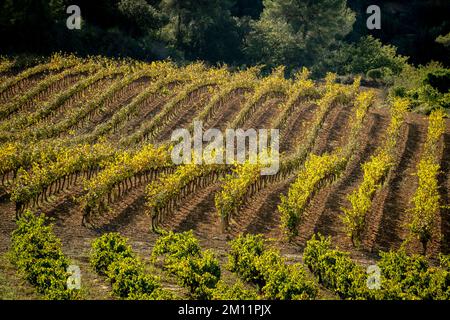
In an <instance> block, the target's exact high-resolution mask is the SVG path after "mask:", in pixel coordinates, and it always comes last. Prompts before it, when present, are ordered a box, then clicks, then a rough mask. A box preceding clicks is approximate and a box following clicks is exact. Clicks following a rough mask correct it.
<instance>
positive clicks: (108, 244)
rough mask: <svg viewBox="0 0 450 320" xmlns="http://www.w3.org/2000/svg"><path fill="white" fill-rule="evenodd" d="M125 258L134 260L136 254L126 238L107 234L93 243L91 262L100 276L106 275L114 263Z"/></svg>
mask: <svg viewBox="0 0 450 320" xmlns="http://www.w3.org/2000/svg"><path fill="white" fill-rule="evenodd" d="M125 258H134V254H133V251H132V250H131V247H130V246H129V245H128V244H127V240H126V238H124V237H122V236H121V235H120V234H118V233H106V234H104V235H102V236H101V237H100V238H97V239H95V240H94V242H93V243H92V250H91V258H90V262H91V266H92V267H93V268H94V270H95V272H97V273H98V274H100V275H106V274H107V271H108V269H109V267H110V265H111V264H112V263H113V262H116V261H118V260H123V259H125Z"/></svg>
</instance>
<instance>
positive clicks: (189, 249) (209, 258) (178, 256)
mask: <svg viewBox="0 0 450 320" xmlns="http://www.w3.org/2000/svg"><path fill="white" fill-rule="evenodd" d="M160 257H162V262H163V265H164V267H165V268H166V269H167V270H168V271H169V272H170V273H171V274H173V275H175V276H176V277H177V278H178V282H179V283H180V285H182V286H184V287H186V288H188V289H189V292H190V294H191V295H192V297H193V298H196V299H211V298H212V296H213V290H214V288H215V287H216V284H217V282H218V281H219V280H220V275H221V271H220V266H219V261H218V260H217V258H216V257H215V256H214V254H213V253H212V252H211V251H209V250H205V251H201V248H200V245H199V242H198V240H197V238H195V236H194V234H193V232H192V230H191V231H187V232H183V233H174V232H172V231H170V232H166V233H163V235H162V236H161V237H160V238H159V239H158V240H157V241H156V243H155V246H154V247H153V251H152V255H151V260H152V261H153V262H156V261H158V259H159V258H160Z"/></svg>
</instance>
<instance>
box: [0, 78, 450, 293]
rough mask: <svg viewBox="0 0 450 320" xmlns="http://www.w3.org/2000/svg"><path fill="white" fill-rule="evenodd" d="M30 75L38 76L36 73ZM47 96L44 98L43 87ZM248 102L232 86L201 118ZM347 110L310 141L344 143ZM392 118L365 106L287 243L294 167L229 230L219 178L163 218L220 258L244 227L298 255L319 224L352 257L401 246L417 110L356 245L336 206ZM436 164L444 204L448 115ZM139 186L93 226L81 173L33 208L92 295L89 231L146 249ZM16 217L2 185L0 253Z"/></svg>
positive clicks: (297, 133) (87, 127) (305, 114)
mask: <svg viewBox="0 0 450 320" xmlns="http://www.w3.org/2000/svg"><path fill="white" fill-rule="evenodd" d="M36 78H37V79H38V78H39V76H37V77H36ZM37 81H38V80H36V79H29V80H27V81H24V82H23V83H22V84H20V85H19V86H20V88H21V90H26V89H27V88H31V87H32V86H33V85H35V84H36V83H37ZM113 81H114V80H107V81H106V80H105V81H103V82H99V84H98V86H99V87H102V88H103V87H104V88H107V87H108V86H109V85H111V84H112V82H113ZM148 84H149V82H148V80H142V81H141V82H140V83H139V84H138V85H135V86H134V87H133V88H132V89H131V90H126V92H124V93H123V94H122V93H121V94H119V93H118V97H117V99H116V100H115V101H114V102H113V103H112V104H110V105H109V106H108V107H107V108H105V109H104V110H102V112H99V113H97V114H95V115H93V116H92V117H91V118H90V119H88V120H87V121H86V122H85V123H83V124H82V125H80V129H79V131H78V132H79V133H89V132H91V131H92V130H94V128H95V127H96V126H97V125H99V124H101V123H104V122H105V121H108V120H109V119H110V118H111V116H112V115H113V114H114V112H116V111H117V110H120V108H122V107H124V106H125V105H126V104H128V103H129V102H130V101H131V100H132V99H133V97H135V96H136V95H137V94H139V92H141V90H143V89H144V88H145V87H147V85H148ZM180 88H182V86H175V87H174V88H173V90H171V93H170V94H168V95H155V96H153V97H151V98H150V99H147V100H146V101H144V102H143V103H142V104H141V105H140V106H139V108H138V110H137V112H136V113H135V114H133V115H131V116H130V117H129V119H127V121H125V122H124V123H122V124H121V125H120V126H119V128H118V129H117V130H116V131H115V132H112V133H111V134H109V135H108V136H107V137H109V138H110V139H111V140H112V141H118V140H120V139H121V138H123V137H125V136H128V135H130V134H132V133H133V132H134V131H135V130H137V129H139V126H140V124H141V123H143V122H145V121H148V120H150V119H151V118H152V117H153V116H154V115H156V114H157V113H158V112H160V111H161V110H162V108H163V107H164V105H165V104H166V103H167V102H168V101H170V99H172V98H173V97H174V96H175V94H176V92H177V91H178V90H180ZM94 91H95V90H91V91H90V90H87V91H86V95H85V96H84V97H79V98H77V99H71V100H70V101H71V103H70V105H69V106H67V107H66V108H63V109H62V110H61V111H60V112H57V114H56V115H55V116H52V117H50V122H51V123H56V122H58V121H61V120H63V119H64V118H65V117H66V116H67V114H68V112H74V110H73V109H72V110H71V108H70V106H73V105H77V106H78V105H79V104H80V107H82V104H83V103H85V102H86V101H88V100H89V99H92V98H94ZM11 96H12V94H11ZM9 98H10V97H9ZM9 98H8V99H9ZM43 98H44V99H46V98H45V95H44V96H43ZM209 99H211V93H210V92H209V91H208V90H205V91H202V92H200V93H199V94H196V95H194V96H193V97H191V98H190V99H188V102H185V103H183V104H182V105H181V107H180V108H178V109H179V112H178V113H177V114H176V115H175V116H174V117H173V118H171V120H170V121H169V123H168V124H167V125H166V126H165V127H164V128H161V131H159V134H158V136H157V139H156V140H157V141H158V142H162V141H164V140H167V139H170V134H171V132H172V130H174V129H176V128H180V127H187V126H188V125H189V124H191V123H192V120H193V119H194V117H195V116H196V115H197V114H198V113H199V112H200V111H201V110H202V109H203V107H204V106H205V105H206V103H207V101H209ZM285 99H286V97H272V98H269V99H267V101H265V102H264V103H261V104H260V105H258V107H257V109H256V111H255V112H254V113H253V114H252V115H251V116H250V118H249V119H248V121H246V123H245V124H244V125H243V127H244V128H255V129H258V128H267V127H269V126H270V124H271V123H272V122H273V120H274V119H275V118H276V117H277V116H278V114H279V112H280V110H281V103H282V102H283V101H285ZM244 102H245V98H244V93H243V92H237V93H236V94H234V95H232V96H230V97H229V99H227V100H226V101H225V102H223V103H222V104H221V106H220V108H218V111H217V112H216V113H215V114H214V115H213V117H212V118H211V119H210V120H209V121H208V122H207V124H206V127H208V128H210V127H217V128H220V129H222V130H223V129H225V127H226V124H227V123H229V122H231V121H232V119H233V118H234V117H235V116H236V115H237V114H238V112H239V110H240V108H241V107H242V105H243V104H244ZM316 109H317V108H316V106H315V105H314V104H311V103H302V104H300V105H299V106H297V107H296V108H295V110H294V111H293V112H292V116H291V117H290V118H289V120H288V122H287V123H286V126H285V127H284V129H283V130H282V134H281V137H282V140H281V151H283V152H285V153H291V152H293V151H294V150H295V148H296V147H297V146H298V145H299V143H301V140H302V138H303V133H304V132H305V129H306V128H305V125H306V124H307V123H308V122H309V121H310V120H311V119H312V118H313V116H314V114H315V112H316ZM351 111H352V109H351V106H350V105H349V106H342V105H337V106H335V107H334V108H332V110H331V111H330V112H329V114H328V115H327V117H326V119H325V123H324V125H323V127H322V129H321V130H320V132H319V135H318V137H317V139H316V141H315V143H314V148H313V152H314V153H316V154H323V153H324V152H332V151H334V150H337V149H338V148H339V147H342V146H343V145H345V143H346V138H347V134H348V126H349V121H350V119H351ZM389 121H390V117H389V113H388V112H387V110H385V109H383V108H380V109H377V108H372V109H371V110H370V112H369V113H368V116H367V118H366V121H365V125H364V128H363V132H362V133H361V136H360V137H359V138H360V141H359V147H358V148H357V150H356V151H355V153H354V154H353V156H352V158H351V159H350V161H349V163H348V165H347V167H346V170H345V171H344V172H343V173H342V174H341V176H340V178H339V179H338V180H336V181H335V182H334V183H332V184H329V185H326V186H324V187H323V188H321V189H320V190H319V191H318V192H317V193H316V194H315V196H314V197H313V199H312V200H311V202H310V204H309V205H308V208H307V215H306V218H305V219H304V221H302V223H301V224H300V226H299V236H298V237H297V238H296V239H294V241H292V243H286V242H285V241H284V239H283V234H282V232H281V230H280V227H279V225H280V215H279V212H278V209H277V206H278V204H279V199H280V194H286V193H287V192H288V189H289V185H290V184H291V183H292V182H293V181H294V179H295V175H292V176H290V177H288V178H287V179H285V180H281V181H278V182H276V183H273V184H270V185H268V186H267V187H266V188H264V189H262V190H261V191H260V192H258V193H256V194H255V195H254V196H252V197H251V199H250V200H249V201H248V202H247V203H246V204H245V206H243V208H242V209H241V210H240V213H239V216H237V217H234V218H233V220H232V221H231V225H230V230H229V231H227V232H226V233H222V232H221V230H220V225H219V221H218V215H217V212H216V209H215V206H214V196H215V193H216V192H217V191H219V190H220V187H221V182H220V181H218V182H214V183H212V184H211V185H209V186H206V187H205V188H202V189H200V190H198V191H197V192H195V193H192V194H190V195H188V196H187V197H186V199H185V200H184V202H183V205H182V206H180V207H179V208H178V209H177V210H175V212H173V213H172V214H170V215H169V216H168V217H167V218H166V219H165V221H164V222H163V224H162V227H163V228H165V229H169V230H174V231H186V230H190V229H192V230H193V231H194V233H195V234H196V235H197V236H198V237H199V239H200V240H201V243H202V245H203V246H204V247H207V248H213V249H214V250H215V251H217V252H218V254H219V257H220V259H221V260H222V261H225V260H226V259H225V258H226V251H227V248H228V244H227V241H228V240H229V239H232V238H233V237H235V236H236V235H238V234H241V233H252V234H256V233H261V234H263V235H264V236H265V237H266V238H267V239H273V242H272V243H273V244H274V245H275V246H277V247H279V248H280V249H281V250H282V252H283V253H284V254H286V255H289V256H291V257H294V258H295V259H297V260H299V259H300V255H301V252H302V249H303V247H304V245H305V243H306V241H307V240H308V239H309V238H310V237H311V236H312V235H313V234H314V233H318V232H320V233H322V234H324V235H329V236H331V237H332V239H333V241H334V242H335V243H336V244H337V245H339V247H341V248H344V249H346V250H349V251H350V252H351V254H352V256H354V257H355V258H356V259H357V260H359V261H362V262H365V261H370V260H373V259H375V258H376V253H377V251H378V250H388V249H394V248H398V247H399V246H400V245H401V243H402V241H403V240H405V238H406V236H407V229H406V227H405V225H406V223H407V222H408V214H407V210H408V209H409V208H410V203H409V201H410V199H411V197H412V195H413V193H414V191H415V189H416V187H417V178H416V177H415V176H414V175H413V174H414V172H415V171H416V167H417V163H418V161H419V159H420V155H421V150H422V146H423V142H424V139H425V137H426V130H427V120H426V117H424V116H420V115H415V114H410V115H409V116H408V117H407V121H406V124H405V127H404V128H403V131H402V134H401V137H400V139H399V142H398V155H397V162H396V164H395V167H394V169H393V170H392V171H391V172H390V174H389V176H388V178H387V179H386V181H385V184H384V186H383V187H382V188H381V190H380V191H379V192H377V194H376V196H375V198H374V201H373V206H372V208H371V210H370V213H369V214H368V217H367V229H366V230H365V233H364V235H363V244H362V247H361V248H354V247H353V246H352V245H351V244H350V241H349V240H348V238H347V236H346V235H345V231H344V228H343V224H342V222H341V218H340V214H341V212H342V207H346V206H348V201H347V196H348V194H350V193H351V192H352V191H353V190H355V189H356V188H357V187H358V185H359V184H360V183H361V181H362V174H363V172H362V169H361V164H362V163H364V162H366V161H368V160H369V159H370V156H371V155H373V154H374V152H375V150H376V148H377V147H378V146H380V145H381V143H382V141H383V134H384V132H385V130H386V128H387V126H388V125H389ZM41 125H44V124H41ZM440 164H441V170H442V174H441V175H440V177H439V182H440V192H441V200H442V201H441V202H442V204H443V205H448V204H449V197H450V121H449V120H447V130H446V133H445V135H444V137H443V139H442V146H441V160H440ZM144 189H145V185H144V184H143V185H140V186H138V187H136V188H134V189H133V190H132V191H130V192H128V193H127V194H126V195H125V196H124V197H123V198H122V199H120V201H117V202H115V203H113V204H112V205H111V212H109V213H107V214H104V215H103V216H100V217H97V218H96V219H95V223H94V225H93V226H92V227H90V228H88V227H84V226H82V224H81V221H82V213H81V210H80V205H79V203H78V202H77V198H78V197H79V196H80V195H82V194H83V190H82V185H81V181H79V182H78V184H77V185H75V186H72V187H71V188H69V189H68V190H66V191H64V192H62V193H60V194H58V195H55V196H53V197H52V199H51V201H50V202H49V203H47V204H45V205H42V207H41V208H39V209H38V211H42V212H44V213H45V214H47V215H48V216H50V217H52V218H53V219H54V221H55V232H56V234H57V236H58V237H60V238H61V240H62V243H63V250H64V252H65V254H67V255H68V256H69V257H70V258H71V259H73V260H74V261H75V262H76V263H79V264H80V265H81V266H82V267H83V268H84V269H85V270H87V271H86V281H87V282H88V283H89V285H90V286H92V296H96V297H105V298H109V296H108V291H109V288H108V285H106V284H105V283H103V280H102V279H100V278H98V277H97V276H96V275H95V274H94V273H92V272H91V271H89V265H88V257H89V250H90V243H91V241H92V240H93V239H94V238H96V237H98V236H99V235H101V234H102V233H105V232H109V231H117V232H120V233H122V234H123V235H125V236H127V237H129V238H130V242H131V244H132V246H133V249H135V250H136V251H137V252H138V253H139V254H140V255H141V256H142V257H145V258H148V257H149V255H150V253H151V248H152V246H153V244H154V242H155V240H156V238H157V235H156V234H153V233H151V231H150V217H149V216H148V215H147V214H146V209H145V195H144ZM449 210H450V209H449V208H448V207H443V208H442V210H441V212H440V216H439V217H438V218H437V220H436V230H437V232H436V236H435V238H436V239H433V241H432V243H431V245H430V247H429V252H428V254H430V255H431V256H436V255H437V254H438V253H439V252H443V253H449V251H450V211H449ZM14 217H15V213H14V205H13V204H12V203H11V202H10V201H9V200H8V196H7V195H6V194H4V193H3V196H1V198H0V221H1V222H0V254H3V253H5V252H6V251H7V250H8V247H9V241H10V234H11V232H12V231H13V230H14V228H15V223H14ZM409 250H411V251H414V252H420V251H421V247H420V244H418V243H415V242H414V241H413V242H411V244H410V245H409ZM164 281H167V285H168V286H172V285H173V283H172V282H171V281H170V279H166V280H164Z"/></svg>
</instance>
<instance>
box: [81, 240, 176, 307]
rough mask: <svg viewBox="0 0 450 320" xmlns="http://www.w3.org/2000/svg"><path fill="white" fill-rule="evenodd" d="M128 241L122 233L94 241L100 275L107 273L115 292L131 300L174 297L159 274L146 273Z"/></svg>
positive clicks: (94, 259)
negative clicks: (163, 287) (159, 277)
mask: <svg viewBox="0 0 450 320" xmlns="http://www.w3.org/2000/svg"><path fill="white" fill-rule="evenodd" d="M127 241H128V240H127V239H126V238H125V237H122V236H121V235H120V234H118V233H106V234H104V235H103V236H101V237H100V238H98V239H96V240H94V242H93V243H92V251H91V258H90V262H91V265H92V267H93V268H94V270H95V271H96V272H97V273H98V274H100V275H106V276H107V278H108V280H109V281H110V282H111V286H112V293H113V294H114V295H115V296H117V297H119V298H122V299H129V300H161V299H173V295H172V294H171V293H169V292H166V291H165V290H163V289H162V288H161V285H160V282H159V279H158V278H157V277H154V276H152V275H149V274H147V273H146V270H145V266H144V264H143V263H142V262H141V261H140V260H139V259H138V258H137V257H136V255H135V253H134V252H133V251H132V249H131V247H130V246H129V245H128V243H127Z"/></svg>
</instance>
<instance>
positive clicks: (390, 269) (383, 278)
mask: <svg viewBox="0 0 450 320" xmlns="http://www.w3.org/2000/svg"><path fill="white" fill-rule="evenodd" d="M380 257H381V259H380V260H379V262H378V264H377V266H378V267H379V268H380V269H381V274H380V285H381V288H380V289H379V290H369V288H368V286H367V279H368V275H367V274H366V272H365V271H364V269H363V268H362V266H359V265H357V264H356V263H355V262H353V261H352V260H351V258H350V257H349V255H348V253H345V252H342V251H339V250H336V249H333V248H332V247H331V238H330V237H328V238H325V237H323V236H321V235H318V236H316V235H314V236H313V237H312V238H311V240H309V241H308V242H307V245H306V248H305V251H304V253H303V259H304V261H305V264H306V265H307V266H308V267H309V269H310V270H311V271H312V272H313V273H314V274H315V275H316V276H317V277H318V278H319V282H320V283H322V284H323V285H324V286H325V287H327V288H328V289H331V290H333V291H334V292H336V293H337V294H338V295H339V296H340V297H341V298H344V299H371V300H372V299H381V300H393V299H396V300H405V299H406V300H412V299H434V300H441V299H442V300H448V299H449V293H450V286H449V284H450V282H449V281H450V273H449V270H448V261H449V260H448V257H445V256H442V257H441V266H440V268H438V267H430V266H429V262H428V261H427V259H426V258H425V257H424V256H421V255H408V254H407V253H406V251H405V250H404V249H403V248H401V249H400V250H398V251H390V252H380Z"/></svg>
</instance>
